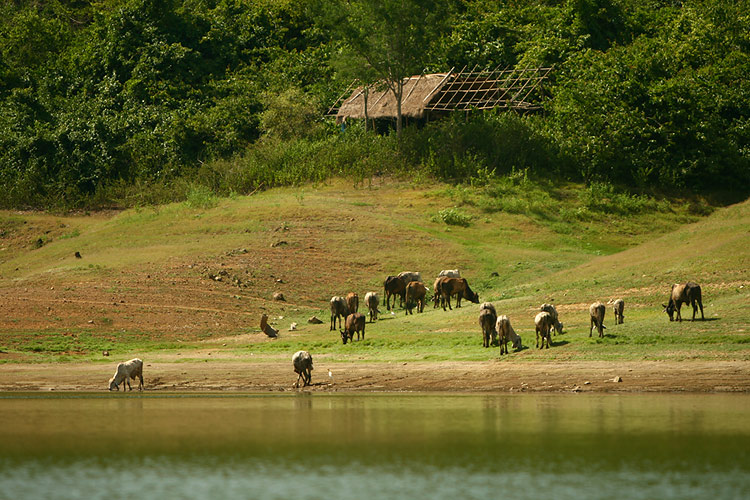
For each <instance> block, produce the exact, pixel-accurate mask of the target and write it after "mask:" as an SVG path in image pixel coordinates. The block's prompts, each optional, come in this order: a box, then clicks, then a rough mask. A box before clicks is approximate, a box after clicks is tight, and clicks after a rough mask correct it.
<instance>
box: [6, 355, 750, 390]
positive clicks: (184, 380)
mask: <svg viewBox="0 0 750 500" xmlns="http://www.w3.org/2000/svg"><path fill="white" fill-rule="evenodd" d="M315 368H316V369H315V370H314V371H313V379H312V382H313V385H312V386H311V387H308V388H305V389H304V390H309V391H321V392H325V391H348V392H427V391H440V392H456V393H461V392H540V391H545V392H700V393H705V392H750V361H623V362H610V361H585V362H580V361H577V362H555V363H503V362H492V361H490V362H448V361H444V362H410V363H333V362H330V363H328V362H326V361H325V360H321V361H320V362H317V363H316V366H315ZM329 370H330V371H331V373H332V375H333V377H332V378H329V376H328V371H329ZM112 373H114V370H113V368H112V366H110V365H104V364H91V363H64V364H62V363H60V364H55V363H43V364H25V363H6V364H2V365H0V391H103V390H106V387H107V380H108V379H109V377H111V376H112ZM144 378H145V385H146V390H147V391H251V392H254V391H257V392H266V391H292V390H297V389H294V388H293V384H294V382H295V381H296V378H297V377H296V374H294V372H293V371H292V368H291V363H288V362H263V363H256V362H249V361H221V362H210V363H206V362H198V361H190V362H180V363H149V362H146V365H145V367H144ZM618 380H619V381H618Z"/></svg>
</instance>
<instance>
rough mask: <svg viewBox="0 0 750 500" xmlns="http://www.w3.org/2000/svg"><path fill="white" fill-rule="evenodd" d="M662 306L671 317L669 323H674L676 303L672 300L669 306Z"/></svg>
mask: <svg viewBox="0 0 750 500" xmlns="http://www.w3.org/2000/svg"><path fill="white" fill-rule="evenodd" d="M661 306H662V307H663V308H664V312H665V313H667V314H668V315H669V321H674V311H675V307H674V302H672V301H671V300H670V301H669V304H662V305H661Z"/></svg>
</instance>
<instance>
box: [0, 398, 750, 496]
mask: <svg viewBox="0 0 750 500" xmlns="http://www.w3.org/2000/svg"><path fill="white" fill-rule="evenodd" d="M0 498H2V499H5V498H7V499H37V498H38V499H99V498H101V499H107V500H112V499H117V498H129V499H134V498H152V499H166V498H176V499H193V498H195V499H204V498H205V499H209V498H210V499H225V498H226V499H234V498H237V499H253V498H258V499H264V500H265V499H295V500H299V499H308V498H309V499H326V500H335V499H347V500H357V499H364V500H376V499H400V498H403V499H421V498H429V499H452V500H454V499H474V498H476V499H483V500H486V499H488V498H507V499H543V498H549V499H555V500H561V499H589V498H590V499H617V500H627V499H681V500H684V499H712V500H716V499H748V498H750V396H746V395H665V394H659V395H613V394H605V395H587V394H570V395H551V394H544V395H538V394H515V395H486V394H482V395H455V394H450V395H442V394H441V395H436V394H364V395H362V394H309V393H300V394H293V395H290V394H271V395H269V394H236V393H211V394H205V393H202V394H201V393H199V394H164V393H158V394H156V393H149V392H146V393H143V394H135V393H129V394H122V393H118V394H109V393H107V394H90V393H87V394H78V393H76V394H72V393H68V394H57V393H52V394H46V393H45V394H39V393H33V394H21V393H0Z"/></svg>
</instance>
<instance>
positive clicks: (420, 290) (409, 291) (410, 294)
mask: <svg viewBox="0 0 750 500" xmlns="http://www.w3.org/2000/svg"><path fill="white" fill-rule="evenodd" d="M425 295H427V288H426V287H425V286H424V283H421V282H419V281H412V282H411V283H409V284H408V285H406V307H405V308H406V314H414V313H413V312H412V309H414V306H415V305H416V306H417V312H418V313H421V312H423V311H424V298H425Z"/></svg>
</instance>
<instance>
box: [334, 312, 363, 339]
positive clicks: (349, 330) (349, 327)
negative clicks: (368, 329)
mask: <svg viewBox="0 0 750 500" xmlns="http://www.w3.org/2000/svg"><path fill="white" fill-rule="evenodd" d="M340 332H341V340H342V341H343V342H344V344H346V341H347V340H351V341H352V342H354V332H357V340H359V339H360V337H359V333H360V332H362V340H364V339H365V315H364V314H362V313H353V314H350V315H349V316H347V317H346V324H345V325H344V329H343V330H340Z"/></svg>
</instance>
